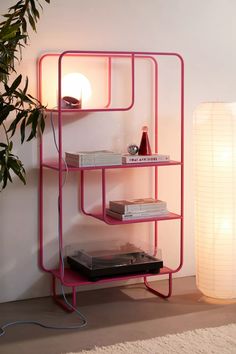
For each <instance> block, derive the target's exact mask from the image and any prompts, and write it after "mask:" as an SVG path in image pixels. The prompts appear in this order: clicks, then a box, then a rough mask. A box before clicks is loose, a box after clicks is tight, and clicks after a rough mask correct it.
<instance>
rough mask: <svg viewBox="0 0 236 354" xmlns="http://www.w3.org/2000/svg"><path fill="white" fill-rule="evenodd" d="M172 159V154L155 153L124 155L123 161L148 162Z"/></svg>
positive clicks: (124, 162)
mask: <svg viewBox="0 0 236 354" xmlns="http://www.w3.org/2000/svg"><path fill="white" fill-rule="evenodd" d="M163 161H170V155H163V154H154V155H129V154H125V155H123V156H122V163H123V164H126V163H130V164H132V163H148V162H163Z"/></svg>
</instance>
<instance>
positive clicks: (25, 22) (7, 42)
mask: <svg viewBox="0 0 236 354" xmlns="http://www.w3.org/2000/svg"><path fill="white" fill-rule="evenodd" d="M44 1H46V2H47V3H50V0H44ZM41 2H42V1H41ZM40 8H41V9H42V5H41V3H40V1H39V0H19V1H18V2H17V3H16V4H15V5H13V6H11V7H10V8H9V10H8V13H6V14H4V15H3V22H1V23H0V133H1V135H0V190H2V189H4V188H5V187H6V186H7V184H8V182H12V181H13V176H14V175H15V176H17V177H18V178H20V180H21V181H22V182H23V183H24V184H25V183H26V179H25V177H26V172H25V169H24V166H23V163H22V161H21V160H20V158H19V157H18V156H17V155H16V154H15V153H14V146H13V140H12V138H13V136H14V135H15V134H16V133H17V134H18V133H19V135H20V139H21V143H23V142H25V141H30V140H31V139H33V138H34V137H36V136H37V135H38V134H42V133H43V131H44V127H45V114H44V110H45V107H44V106H43V105H41V103H40V102H39V101H38V100H37V99H36V98H34V97H33V96H31V95H30V94H29V93H28V78H26V79H25V82H24V83H22V82H23V78H22V75H21V74H19V75H18V74H17V73H16V69H15V67H16V63H17V62H19V61H21V59H22V49H23V48H24V46H26V45H27V44H28V41H29V34H28V28H29V27H31V28H32V29H33V30H34V31H36V24H37V21H38V20H39V18H40V13H39V10H40ZM14 74H15V75H14ZM13 76H14V80H12V77H13ZM9 120H10V123H9ZM2 137H3V138H2Z"/></svg>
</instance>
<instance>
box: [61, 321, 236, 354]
mask: <svg viewBox="0 0 236 354" xmlns="http://www.w3.org/2000/svg"><path fill="white" fill-rule="evenodd" d="M82 353H83V354H119V353H127V354H142V353H151V354H193V353H194V354H195V353H199V354H200V353H201V354H236V324H229V325H227V326H221V327H215V328H204V329H197V330H195V331H187V332H183V333H180V334H171V335H167V336H164V337H156V338H152V339H148V340H140V341H136V342H126V343H119V344H115V345H110V346H107V347H101V348H97V347H96V348H94V349H93V350H83V351H82V352H78V353H68V354H82Z"/></svg>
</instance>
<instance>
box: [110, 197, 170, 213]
mask: <svg viewBox="0 0 236 354" xmlns="http://www.w3.org/2000/svg"><path fill="white" fill-rule="evenodd" d="M109 209H110V210H111V211H114V212H116V213H120V214H128V213H131V214H132V213H135V212H139V213H142V212H146V211H150V212H151V211H154V212H158V211H163V210H166V202H165V201H163V200H159V199H154V198H141V199H127V200H111V201H110V202H109Z"/></svg>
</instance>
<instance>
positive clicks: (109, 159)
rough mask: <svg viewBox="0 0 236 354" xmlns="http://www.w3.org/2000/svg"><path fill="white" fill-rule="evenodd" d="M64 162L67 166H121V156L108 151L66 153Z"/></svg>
mask: <svg viewBox="0 0 236 354" xmlns="http://www.w3.org/2000/svg"><path fill="white" fill-rule="evenodd" d="M65 160H66V163H67V164H68V165H69V166H73V167H89V166H111V165H121V164H122V155H121V154H119V153H114V152H112V151H109V150H97V151H79V152H66V153H65Z"/></svg>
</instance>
